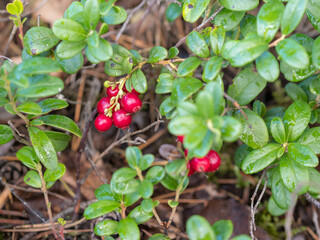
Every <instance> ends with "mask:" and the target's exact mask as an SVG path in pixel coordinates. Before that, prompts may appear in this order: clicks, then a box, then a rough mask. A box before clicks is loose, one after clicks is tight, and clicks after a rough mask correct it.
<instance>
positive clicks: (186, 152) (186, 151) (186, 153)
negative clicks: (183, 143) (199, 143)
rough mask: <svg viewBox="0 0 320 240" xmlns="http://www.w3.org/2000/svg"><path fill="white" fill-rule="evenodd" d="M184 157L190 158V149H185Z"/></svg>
mask: <svg viewBox="0 0 320 240" xmlns="http://www.w3.org/2000/svg"><path fill="white" fill-rule="evenodd" d="M184 156H185V157H188V149H185V150H184Z"/></svg>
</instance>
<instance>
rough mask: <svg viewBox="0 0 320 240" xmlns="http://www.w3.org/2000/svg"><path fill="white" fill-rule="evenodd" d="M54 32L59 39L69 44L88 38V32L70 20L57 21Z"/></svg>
mask: <svg viewBox="0 0 320 240" xmlns="http://www.w3.org/2000/svg"><path fill="white" fill-rule="evenodd" d="M52 30H53V33H54V34H55V35H56V36H57V37H58V38H60V39H61V40H65V41H69V42H81V41H83V40H85V39H86V38H87V32H86V30H85V29H84V28H83V27H82V25H81V24H80V23H78V22H76V21H74V20H71V19H68V18H61V19H58V20H57V21H55V23H54V24H53V27H52Z"/></svg>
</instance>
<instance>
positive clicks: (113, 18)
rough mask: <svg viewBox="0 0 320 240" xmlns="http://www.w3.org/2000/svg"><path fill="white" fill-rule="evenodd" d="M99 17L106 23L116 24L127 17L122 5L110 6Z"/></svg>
mask: <svg viewBox="0 0 320 240" xmlns="http://www.w3.org/2000/svg"><path fill="white" fill-rule="evenodd" d="M101 19H102V21H103V22H104V23H106V24H108V25H117V24H120V23H123V22H124V21H125V20H126V19H127V12H126V10H125V9H124V8H123V7H120V6H112V8H111V9H110V10H109V11H108V12H107V13H106V14H105V15H104V16H102V17H101Z"/></svg>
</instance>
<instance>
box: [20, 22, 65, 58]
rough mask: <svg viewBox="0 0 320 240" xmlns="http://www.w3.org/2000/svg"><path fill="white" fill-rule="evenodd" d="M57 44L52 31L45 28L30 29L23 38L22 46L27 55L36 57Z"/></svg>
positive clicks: (57, 39)
mask: <svg viewBox="0 0 320 240" xmlns="http://www.w3.org/2000/svg"><path fill="white" fill-rule="evenodd" d="M58 42H59V38H57V37H56V36H55V35H54V34H53V31H52V30H51V29H50V28H47V27H32V28H30V29H29V30H28V31H27V32H26V34H25V36H24V38H23V46H24V49H25V50H26V52H27V53H28V54H29V55H38V54H40V53H43V52H45V51H48V50H50V49H51V48H53V47H54V46H55V45H57V44H58Z"/></svg>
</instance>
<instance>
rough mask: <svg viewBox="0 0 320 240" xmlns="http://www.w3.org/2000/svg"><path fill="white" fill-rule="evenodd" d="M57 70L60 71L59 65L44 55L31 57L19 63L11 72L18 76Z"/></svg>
mask: <svg viewBox="0 0 320 240" xmlns="http://www.w3.org/2000/svg"><path fill="white" fill-rule="evenodd" d="M58 71H60V67H59V65H58V63H57V62H56V61H55V60H53V59H51V58H46V57H33V58H30V59H27V60H25V61H23V62H22V63H20V64H19V65H18V66H17V67H15V68H14V70H13V73H14V74H15V76H19V75H20V74H25V75H28V76H32V75H36V74H46V73H53V72H58Z"/></svg>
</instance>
